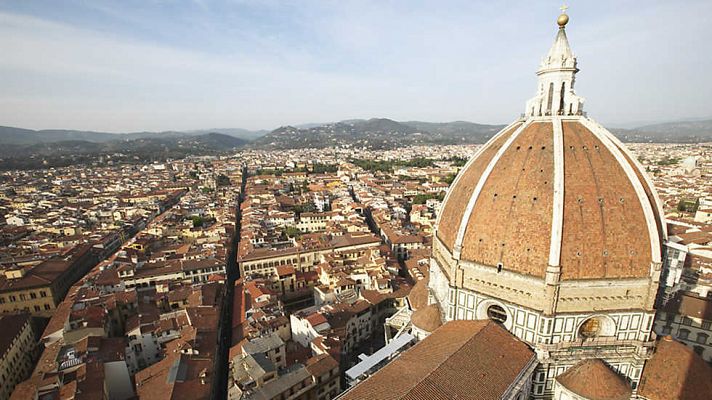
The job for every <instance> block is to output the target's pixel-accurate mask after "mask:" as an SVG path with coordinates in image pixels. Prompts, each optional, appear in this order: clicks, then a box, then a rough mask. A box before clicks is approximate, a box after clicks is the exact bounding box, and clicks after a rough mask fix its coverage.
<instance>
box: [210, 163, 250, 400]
mask: <svg viewBox="0 0 712 400" xmlns="http://www.w3.org/2000/svg"><path fill="white" fill-rule="evenodd" d="M246 185H247V166H246V165H243V167H242V182H241V183H240V193H239V194H238V198H237V204H236V209H235V232H234V234H233V236H232V240H231V244H230V252H229V254H228V258H227V264H226V266H225V271H226V273H227V282H226V283H225V296H224V297H223V304H222V308H221V313H220V314H221V315H220V326H219V330H218V349H217V351H216V352H215V359H214V363H215V364H214V368H213V371H214V373H215V378H214V379H213V387H212V389H211V395H210V398H211V399H212V400H220V399H226V398H227V382H228V374H229V372H230V371H229V368H228V364H229V362H230V360H229V359H228V358H229V354H230V346H231V344H232V312H233V310H232V305H233V297H234V296H235V281H236V280H237V279H239V277H240V271H239V270H238V268H237V247H238V245H239V244H240V228H241V220H242V210H241V208H240V206H241V205H242V202H243V201H244V199H245V187H246Z"/></svg>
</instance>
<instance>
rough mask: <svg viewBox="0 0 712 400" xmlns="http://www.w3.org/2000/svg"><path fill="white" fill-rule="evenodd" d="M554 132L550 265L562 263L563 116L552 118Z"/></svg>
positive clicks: (564, 169)
mask: <svg viewBox="0 0 712 400" xmlns="http://www.w3.org/2000/svg"><path fill="white" fill-rule="evenodd" d="M552 128H553V133H554V144H553V145H554V201H553V204H552V210H551V244H550V246H549V265H551V266H555V267H558V266H560V265H561V241H562V239H563V229H564V171H566V168H565V167H566V166H565V165H564V128H563V125H562V122H561V118H552Z"/></svg>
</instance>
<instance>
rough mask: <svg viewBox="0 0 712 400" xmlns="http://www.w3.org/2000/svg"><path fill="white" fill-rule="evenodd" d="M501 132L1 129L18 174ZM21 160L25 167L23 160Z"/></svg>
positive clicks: (703, 136)
mask: <svg viewBox="0 0 712 400" xmlns="http://www.w3.org/2000/svg"><path fill="white" fill-rule="evenodd" d="M503 126H504V125H486V124H477V123H473V122H467V121H454V122H442V123H440V122H423V121H404V122H398V121H394V120H391V119H387V118H371V119H354V120H346V121H340V122H333V123H325V124H314V123H311V124H303V125H300V126H298V127H294V126H283V127H280V128H277V129H275V130H273V131H271V132H268V131H251V130H247V129H240V128H223V129H206V130H198V131H187V132H179V131H165V132H132V133H123V134H121V133H107V132H92V131H75V130H59V129H48V130H31V129H22V128H12V127H5V126H0V168H15V167H17V165H20V167H23V168H30V167H32V166H36V164H37V162H38V159H39V157H44V158H45V159H44V161H46V162H44V165H47V163H48V162H49V165H69V164H70V163H71V161H72V160H74V161H75V162H87V161H88V160H92V159H94V156H96V155H102V154H104V155H105V154H112V153H121V154H125V155H131V157H133V159H138V160H142V159H156V158H161V157H162V158H170V157H184V156H186V155H189V154H196V155H199V154H215V153H217V152H220V151H225V150H231V149H235V148H239V147H243V146H245V145H249V146H251V147H253V148H262V149H290V148H306V147H316V148H323V147H330V146H350V147H356V148H368V149H390V148H397V147H402V146H408V145H418V144H461V143H484V142H486V141H487V140H488V139H490V138H491V137H492V136H493V135H494V134H495V133H497V132H498V131H499V130H500V129H502V127H503ZM611 131H612V132H613V133H614V134H616V136H618V137H619V138H621V139H622V140H623V141H625V142H657V143H699V142H710V141H712V119H707V120H691V121H679V122H666V123H659V124H651V125H644V126H640V127H637V128H633V129H611ZM82 157H83V159H82V160H79V158H82ZM22 158H25V159H26V161H23V162H20V161H19V160H20V159H22ZM48 159H49V160H50V161H51V162H50V161H47V160H48ZM40 161H42V160H40ZM8 163H9V164H8ZM53 163H54V164H53Z"/></svg>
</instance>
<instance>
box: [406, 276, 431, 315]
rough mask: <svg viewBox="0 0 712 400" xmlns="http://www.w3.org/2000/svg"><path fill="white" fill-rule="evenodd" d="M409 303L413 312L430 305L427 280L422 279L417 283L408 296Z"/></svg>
mask: <svg viewBox="0 0 712 400" xmlns="http://www.w3.org/2000/svg"><path fill="white" fill-rule="evenodd" d="M408 301H410V306H411V308H412V309H413V310H419V309H421V308H423V307H425V306H427V305H428V281H427V279H421V280H419V281H418V282H416V284H415V286H413V289H411V291H410V294H408Z"/></svg>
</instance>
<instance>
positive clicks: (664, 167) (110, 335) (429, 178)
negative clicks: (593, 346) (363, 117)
mask: <svg viewBox="0 0 712 400" xmlns="http://www.w3.org/2000/svg"><path fill="white" fill-rule="evenodd" d="M630 147H631V149H632V151H633V152H634V153H635V155H636V156H637V157H638V159H639V160H640V162H641V163H642V164H643V165H644V167H645V170H646V171H647V173H648V175H649V176H650V177H651V178H652V179H653V181H654V184H655V187H656V188H657V190H658V193H659V195H660V198H661V201H662V202H663V207H664V210H665V213H666V219H667V230H668V234H669V237H670V241H669V242H670V243H669V244H667V248H666V252H665V254H666V257H667V258H668V265H669V268H668V270H667V271H666V273H665V276H664V283H665V284H664V287H663V288H662V292H661V294H660V296H659V299H658V301H659V304H658V310H659V312H658V315H657V319H656V322H655V324H654V330H655V332H656V333H657V334H658V335H660V336H668V335H671V336H672V337H674V338H675V339H676V340H678V341H680V342H681V343H684V344H685V345H687V346H689V347H690V348H691V349H693V350H694V352H696V353H697V354H699V355H700V356H701V357H702V358H703V359H704V360H705V361H707V362H708V363H712V339H711V338H710V336H712V327H711V324H712V314H711V311H712V306H711V304H712V178H711V177H712V145H709V144H702V145H691V144H631V145H630ZM478 148H479V146H478V145H463V146H452V145H448V146H414V147H407V148H404V149H399V150H383V151H371V152H360V151H358V150H357V149H351V148H344V147H340V148H330V149H319V150H316V149H299V150H284V151H263V150H244V151H241V152H239V153H236V154H233V155H230V156H211V157H189V158H185V159H182V160H174V161H169V162H165V163H153V164H147V165H94V166H89V167H87V168H81V169H80V168H72V167H67V168H57V169H50V170H28V171H8V172H4V173H2V175H0V216H2V218H0V244H1V245H2V252H1V254H0V268H2V275H1V276H0V312H2V317H0V321H1V322H0V323H2V325H3V327H4V328H3V329H2V331H0V345H2V348H0V354H2V364H1V370H0V373H1V374H2V380H1V382H2V386H1V387H0V400H4V399H32V398H34V399H39V398H42V399H44V398H58V399H99V398H107V399H119V400H123V399H133V398H142V399H143V398H146V399H148V398H175V399H178V398H185V396H186V395H187V393H190V395H189V397H190V398H194V399H203V398H211V396H216V394H217V395H218V397H220V396H221V394H222V395H224V396H225V397H227V398H229V399H235V400H237V399H245V400H247V399H260V400H263V399H285V398H290V399H319V400H321V399H334V398H336V397H338V396H339V395H340V394H341V393H342V392H343V391H345V390H347V389H349V387H350V386H351V385H353V384H355V383H358V382H359V381H361V380H363V379H365V378H366V377H368V376H370V375H371V374H373V373H374V372H375V371H377V370H378V369H379V368H380V367H381V366H382V365H384V364H386V363H387V362H388V361H389V360H390V359H392V358H395V357H397V355H398V354H399V353H400V352H402V351H403V350H405V349H407V348H408V347H409V346H410V345H412V344H413V343H415V342H416V341H418V340H420V339H421V338H422V337H424V336H425V335H426V334H427V332H431V331H432V330H434V329H437V327H438V324H439V316H438V318H437V321H435V320H434V319H432V318H430V319H428V318H423V317H422V313H419V315H420V317H419V318H415V317H414V318H411V316H413V314H414V311H416V310H418V309H422V308H427V307H429V306H428V299H427V296H428V294H427V288H426V284H425V282H427V280H428V278H429V264H430V263H429V259H430V254H431V251H432V242H433V230H434V227H435V225H436V221H437V216H438V214H439V211H440V207H441V205H442V201H443V198H444V196H445V194H446V193H447V191H448V187H449V185H450V184H451V183H452V182H453V179H454V177H455V176H456V174H457V173H458V171H459V170H460V169H461V168H463V166H464V165H465V161H466V160H467V159H469V158H470V157H471V156H472V155H473V154H475V153H476V152H477V150H478ZM212 398H215V397H212Z"/></svg>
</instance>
